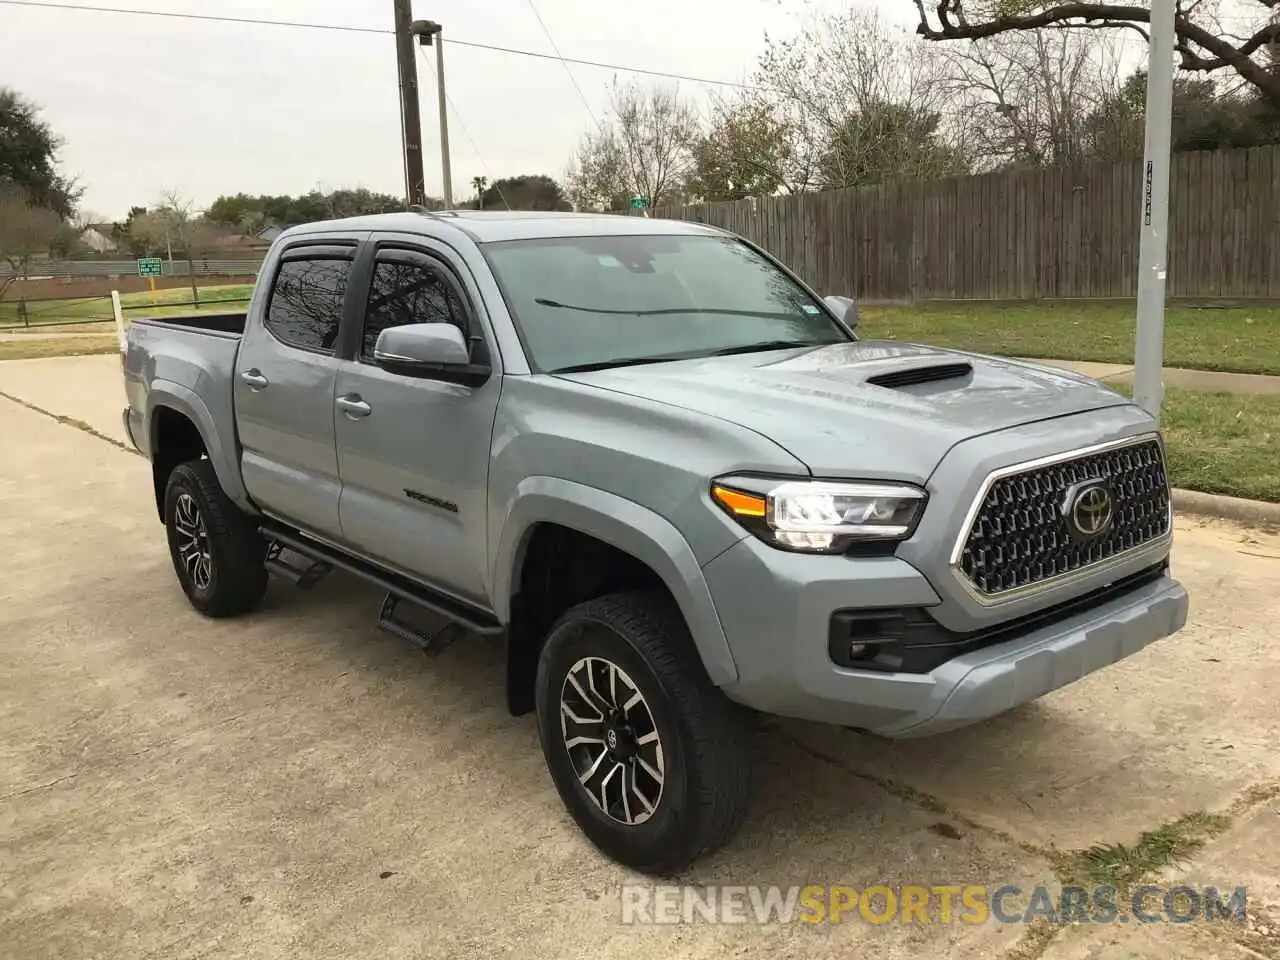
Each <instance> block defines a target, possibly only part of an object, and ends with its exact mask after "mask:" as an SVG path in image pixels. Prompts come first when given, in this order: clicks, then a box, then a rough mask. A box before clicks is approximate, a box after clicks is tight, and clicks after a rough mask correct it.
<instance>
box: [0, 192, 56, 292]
mask: <svg viewBox="0 0 1280 960" xmlns="http://www.w3.org/2000/svg"><path fill="white" fill-rule="evenodd" d="M64 226H65V222H64V221H63V219H62V218H61V217H59V216H58V215H57V214H56V213H54V212H53V211H52V210H50V209H48V208H47V207H42V206H39V205H37V204H35V203H32V202H31V199H30V197H29V196H28V195H27V192H26V191H25V190H22V189H21V188H19V187H17V186H15V185H13V184H7V185H6V184H0V262H3V263H5V264H7V265H8V267H9V270H8V272H7V273H6V275H4V276H0V298H3V297H4V295H5V293H6V292H7V291H8V289H9V287H10V286H11V285H12V284H13V283H14V282H15V281H17V280H18V278H20V277H23V276H25V275H26V274H27V271H28V267H29V266H30V263H31V261H32V259H33V258H35V257H37V256H39V255H40V254H43V253H48V251H49V248H50V247H51V246H52V245H53V244H54V243H55V242H56V241H57V239H58V236H59V234H60V232H61V230H62V229H63V227H64Z"/></svg>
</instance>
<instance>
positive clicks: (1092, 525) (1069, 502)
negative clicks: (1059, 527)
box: [1062, 480, 1115, 539]
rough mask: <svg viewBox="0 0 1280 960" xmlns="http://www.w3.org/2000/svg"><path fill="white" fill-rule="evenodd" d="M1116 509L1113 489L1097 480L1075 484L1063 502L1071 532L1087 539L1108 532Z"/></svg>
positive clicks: (1063, 509) (1063, 510)
mask: <svg viewBox="0 0 1280 960" xmlns="http://www.w3.org/2000/svg"><path fill="white" fill-rule="evenodd" d="M1114 511H1115V507H1114V503H1113V502H1112V499H1111V491H1110V490H1108V489H1107V486H1106V484H1104V483H1101V482H1099V481H1097V480H1087V481H1085V482H1084V483H1077V484H1075V485H1074V486H1072V487H1071V489H1069V490H1068V491H1067V495H1066V497H1065V498H1064V499H1063V502H1062V512H1063V513H1064V514H1065V515H1066V518H1067V521H1068V523H1069V524H1070V526H1071V532H1072V533H1074V534H1075V535H1076V536H1078V537H1083V538H1085V539H1088V538H1091V537H1096V536H1099V535H1100V534H1103V533H1106V531H1107V530H1108V529H1110V527H1111V521H1112V519H1113V516H1114Z"/></svg>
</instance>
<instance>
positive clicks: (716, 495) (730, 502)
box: [711, 483, 765, 518]
mask: <svg viewBox="0 0 1280 960" xmlns="http://www.w3.org/2000/svg"><path fill="white" fill-rule="evenodd" d="M711 497H712V499H713V500H715V502H716V503H718V504H720V506H722V507H724V508H725V509H726V510H728V511H729V512H730V513H732V514H733V515H734V516H735V517H761V518H763V517H764V515H765V498H764V497H762V496H760V495H759V494H757V493H744V492H743V491H741V490H733V489H731V488H729V487H722V486H720V485H719V484H718V483H717V484H712V486H711Z"/></svg>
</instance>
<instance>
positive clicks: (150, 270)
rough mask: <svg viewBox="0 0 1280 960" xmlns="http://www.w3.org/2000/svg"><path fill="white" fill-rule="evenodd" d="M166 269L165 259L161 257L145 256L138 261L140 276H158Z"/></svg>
mask: <svg viewBox="0 0 1280 960" xmlns="http://www.w3.org/2000/svg"><path fill="white" fill-rule="evenodd" d="M163 270H164V261H163V260H161V259H160V258H159V257H145V258H143V259H142V260H139V261H138V276H140V277H158V276H160V274H161V273H162V272H163Z"/></svg>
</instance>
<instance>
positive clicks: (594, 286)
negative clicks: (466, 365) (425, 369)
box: [482, 235, 850, 372]
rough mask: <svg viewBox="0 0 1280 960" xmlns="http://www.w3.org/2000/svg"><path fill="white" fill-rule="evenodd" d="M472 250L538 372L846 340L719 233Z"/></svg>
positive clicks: (809, 303) (797, 293)
mask: <svg viewBox="0 0 1280 960" xmlns="http://www.w3.org/2000/svg"><path fill="white" fill-rule="evenodd" d="M482 249H483V250H484V252H485V255H486V257H487V258H488V260H489V264H490V266H491V267H492V268H493V271H494V273H495V275H496V276H497V278H498V283H499V285H500V286H501V287H502V292H503V295H504V296H505V297H506V300H507V307H508V309H509V310H510V311H511V314H512V316H513V317H514V319H515V322H516V325H517V327H518V328H519V331H520V335H521V339H522V341H523V342H524V346H525V350H526V352H527V353H528V354H529V360H530V363H531V364H532V365H533V367H534V369H535V370H539V371H544V372H567V371H569V370H582V369H600V368H604V367H608V366H623V365H626V364H628V363H647V362H657V361H660V360H672V359H684V358H688V357H704V356H713V355H716V354H725V353H739V352H748V351H751V350H757V349H770V348H778V347H781V346H816V345H819V344H825V343H837V342H843V341H847V340H849V339H850V337H849V335H848V334H847V333H846V332H845V331H844V330H843V329H842V328H841V327H840V326H839V325H838V324H836V322H835V321H834V320H832V319H831V317H830V315H829V314H828V313H827V312H826V311H825V310H824V309H823V308H822V307H821V306H820V305H819V304H818V303H817V301H815V300H814V298H813V297H812V296H810V295H809V294H808V293H806V292H805V291H804V290H803V289H802V288H801V287H800V286H799V285H797V284H796V283H795V282H794V281H793V280H792V279H791V278H790V277H788V276H787V275H786V274H785V273H783V272H782V271H781V270H779V269H778V268H777V267H776V266H775V265H774V264H772V263H771V262H769V261H768V260H767V259H765V258H764V257H762V256H760V255H759V254H758V253H756V252H755V251H754V250H752V249H751V248H750V247H748V246H747V245H746V244H744V243H741V242H740V241H737V240H734V239H732V238H729V237H711V236H657V235H643V236H620V237H554V238H549V239H538V240H508V241H503V242H500V243H488V244H484V245H483V247H482Z"/></svg>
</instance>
